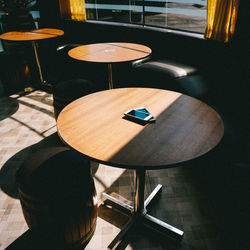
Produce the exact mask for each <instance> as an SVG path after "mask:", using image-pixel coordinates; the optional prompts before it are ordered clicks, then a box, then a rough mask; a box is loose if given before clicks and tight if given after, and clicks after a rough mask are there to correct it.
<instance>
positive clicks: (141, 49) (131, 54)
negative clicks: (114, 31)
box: [68, 43, 152, 63]
mask: <svg viewBox="0 0 250 250" xmlns="http://www.w3.org/2000/svg"><path fill="white" fill-rule="evenodd" d="M151 53H152V50H151V49H150V48H149V47H147V46H145V45H141V44H135V43H94V44H87V45H82V46H79V47H76V48H73V49H71V50H70V51H69V52H68V54H69V56H70V57H72V58H74V59H76V60H80V61H86V62H98V63H115V62H128V61H133V60H137V59H142V58H144V57H147V56H149V55H150V54H151Z"/></svg>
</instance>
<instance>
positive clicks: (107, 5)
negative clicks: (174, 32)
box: [85, 0, 207, 33]
mask: <svg viewBox="0 0 250 250" xmlns="http://www.w3.org/2000/svg"><path fill="white" fill-rule="evenodd" d="M85 7H86V13H87V19H88V20H100V21H111V22H122V23H133V24H141V25H151V26H156V27H163V28H172V29H178V30H186V31H193V32H198V33H204V32H205V28H206V19H207V11H206V10H207V0H85Z"/></svg>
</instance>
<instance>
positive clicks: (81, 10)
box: [70, 0, 86, 21]
mask: <svg viewBox="0 0 250 250" xmlns="http://www.w3.org/2000/svg"><path fill="white" fill-rule="evenodd" d="M70 11H71V19H73V20H79V21H85V20H86V10H85V1H84V0H70Z"/></svg>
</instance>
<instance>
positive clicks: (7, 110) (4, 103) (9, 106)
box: [0, 96, 19, 121]
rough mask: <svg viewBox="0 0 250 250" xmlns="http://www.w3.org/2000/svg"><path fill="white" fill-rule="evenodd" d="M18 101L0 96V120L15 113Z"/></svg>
mask: <svg viewBox="0 0 250 250" xmlns="http://www.w3.org/2000/svg"><path fill="white" fill-rule="evenodd" d="M18 108H19V103H18V101H17V100H16V99H13V98H10V97H7V96H3V97H0V121H2V120H4V119H6V118H8V117H9V116H11V115H13V114H15V113H16V111H17V110H18Z"/></svg>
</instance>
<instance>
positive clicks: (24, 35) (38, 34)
mask: <svg viewBox="0 0 250 250" xmlns="http://www.w3.org/2000/svg"><path fill="white" fill-rule="evenodd" d="M63 34H64V31H62V30H59V29H49V28H45V29H37V30H30V31H11V32H6V33H4V34H2V35H0V39H3V40H9V41H35V40H42V39H48V38H53V37H57V36H62V35H63Z"/></svg>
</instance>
